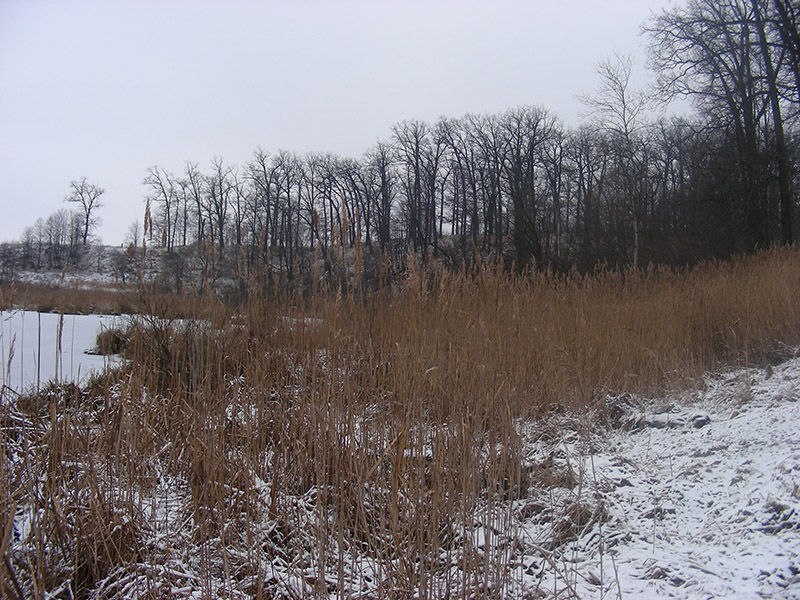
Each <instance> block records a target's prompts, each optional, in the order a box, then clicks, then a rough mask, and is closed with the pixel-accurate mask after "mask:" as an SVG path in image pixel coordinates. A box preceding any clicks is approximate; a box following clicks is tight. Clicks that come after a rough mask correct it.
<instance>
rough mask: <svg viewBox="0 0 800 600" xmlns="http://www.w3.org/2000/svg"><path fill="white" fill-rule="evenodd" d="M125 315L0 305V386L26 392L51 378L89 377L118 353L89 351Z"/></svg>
mask: <svg viewBox="0 0 800 600" xmlns="http://www.w3.org/2000/svg"><path fill="white" fill-rule="evenodd" d="M120 324H121V317H114V316H108V315H59V314H56V313H37V312H29V311H22V310H13V311H0V356H1V357H2V369H0V387H2V386H7V387H9V388H11V389H12V390H14V391H17V392H22V391H24V390H26V389H30V388H31V387H35V386H36V385H37V383H38V384H40V385H44V384H45V383H47V382H48V381H49V380H52V379H55V380H59V381H78V380H85V378H86V377H88V376H89V374H90V373H91V372H94V371H98V370H102V369H103V368H104V367H105V366H106V365H107V364H108V363H109V360H115V359H113V358H109V357H105V356H98V355H93V354H87V353H86V352H87V350H88V351H91V349H92V348H94V346H95V342H96V339H97V334H98V333H100V331H101V330H102V329H108V328H111V327H115V326H119V325H120Z"/></svg>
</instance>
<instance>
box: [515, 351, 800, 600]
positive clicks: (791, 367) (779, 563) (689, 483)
mask: <svg viewBox="0 0 800 600" xmlns="http://www.w3.org/2000/svg"><path fill="white" fill-rule="evenodd" d="M798 400H800V360H798V359H795V360H792V361H789V362H787V363H785V364H783V365H781V366H779V367H776V368H774V370H773V369H771V368H770V369H767V370H766V371H757V370H748V371H739V372H737V373H735V374H732V375H728V376H724V377H721V378H719V379H716V380H714V381H710V382H709V383H708V386H707V389H706V391H704V392H702V393H700V394H698V395H697V397H696V398H695V400H694V401H693V402H690V403H682V404H676V405H675V406H672V407H670V406H667V405H665V404H664V402H662V404H661V406H658V405H657V404H655V403H653V404H652V405H650V406H648V407H647V408H646V409H644V410H643V411H638V412H637V411H634V412H633V413H628V415H627V417H626V418H625V425H626V426H625V427H623V428H620V429H616V430H613V431H612V432H611V433H610V434H608V435H606V436H604V437H600V438H595V439H593V441H592V445H593V446H594V447H593V448H591V450H590V451H586V448H585V447H584V450H583V451H579V450H578V449H577V448H578V445H577V444H575V445H573V446H572V456H571V458H570V456H569V453H568V454H567V456H566V460H567V461H570V460H571V461H572V465H573V466H574V465H580V466H579V467H578V469H582V470H583V473H584V476H583V486H582V491H581V492H580V495H581V497H583V498H586V500H585V502H587V503H588V504H589V505H591V506H592V507H593V510H594V512H595V513H598V511H600V512H602V514H603V518H601V519H598V520H597V521H596V522H595V523H589V524H588V525H586V527H585V528H584V529H583V531H581V533H580V536H579V538H578V539H577V540H575V541H574V542H572V543H570V544H567V545H566V547H563V548H562V553H561V554H560V560H561V564H568V565H569V567H564V568H562V569H561V570H560V575H559V576H557V577H556V578H555V579H556V580H555V581H552V572H551V573H549V574H545V571H552V570H551V569H543V570H541V571H539V572H538V573H534V572H533V571H532V570H530V569H529V570H528V576H529V577H530V576H531V575H534V574H536V575H538V577H539V579H538V582H537V583H536V587H538V591H539V593H541V592H543V591H545V590H549V593H550V594H552V593H553V592H555V593H556V594H558V593H560V592H566V591H569V592H570V593H571V594H574V595H577V596H578V597H580V598H609V599H612V598H619V597H622V598H692V599H694V598H697V599H700V598H742V599H744V598H748V599H749V598H800V429H798V424H800V402H798ZM571 493H572V494H575V490H572V492H571ZM601 507H602V508H601ZM541 525H543V522H542V523H538V524H537V523H536V522H533V523H530V524H529V526H528V528H527V529H526V525H523V533H524V534H525V535H524V539H527V540H531V539H537V537H538V539H541V536H542V534H543V533H544V532H543V531H541V530H540V531H538V532H537V531H536V528H537V526H539V527H540V526H541ZM540 554H541V553H540ZM550 564H551V565H552V564H553V560H552V558H551V559H550ZM548 578H550V579H551V583H549V584H548V583H547V579H548ZM532 579H534V578H533V577H530V578H528V581H527V582H526V585H525V587H527V588H528V589H530V588H531V587H534V582H533V581H532ZM559 590H560V591H559Z"/></svg>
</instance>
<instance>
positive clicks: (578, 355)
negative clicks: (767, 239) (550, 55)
mask: <svg viewBox="0 0 800 600" xmlns="http://www.w3.org/2000/svg"><path fill="white" fill-rule="evenodd" d="M798 290H800V251H798V250H796V249H792V248H785V249H776V250H772V251H769V252H763V253H761V254H758V255H757V256H754V257H749V258H742V259H738V260H735V261H732V262H730V263H718V264H708V265H703V266H701V267H697V268H694V269H691V270H684V271H673V270H650V271H627V272H620V271H598V272H597V273H595V274H593V275H591V276H581V275H579V274H577V273H572V274H567V275H563V274H554V273H531V274H528V275H526V276H522V277H512V276H509V275H508V274H507V273H506V272H505V271H503V270H502V269H501V268H496V267H481V266H480V265H477V266H473V267H472V268H470V269H465V270H463V271H461V272H458V273H452V272H448V271H445V270H438V271H437V270H433V269H431V270H425V269H423V268H422V267H420V266H419V265H417V264H416V263H415V262H414V261H413V260H411V261H410V267H409V272H408V275H407V277H406V279H404V280H403V281H402V282H401V283H400V284H398V286H397V289H396V290H394V292H393V293H392V294H389V295H381V296H375V297H371V296H367V295H365V294H363V293H362V292H361V291H360V290H359V293H357V294H354V295H352V296H346V295H345V296H343V295H342V294H341V293H333V292H331V293H330V294H328V293H326V292H325V291H324V290H321V291H319V292H318V293H317V294H315V295H314V296H313V297H312V298H310V299H309V298H301V297H299V296H298V297H295V298H289V299H286V300H285V301H282V302H275V301H266V300H264V299H260V298H258V297H257V296H255V295H254V296H253V297H252V298H251V299H250V300H249V301H248V302H247V303H246V304H244V305H242V306H240V307H236V308H235V309H234V308H232V307H227V306H224V305H222V304H221V303H218V302H215V301H213V300H212V299H210V298H208V297H204V298H186V297H184V298H183V299H182V300H181V303H182V312H183V313H184V314H186V313H189V314H193V315H194V316H195V317H196V318H195V319H191V320H185V319H177V318H170V317H164V316H163V315H164V314H165V313H166V312H168V311H166V309H165V307H164V306H162V303H164V302H168V300H167V299H165V298H156V297H153V296H147V295H142V296H141V297H140V298H139V299H138V302H139V305H138V307H134V308H136V309H137V311H138V312H139V313H140V315H139V316H138V317H136V318H134V319H133V320H132V323H131V328H130V330H129V332H128V340H127V343H126V358H127V359H128V363H127V366H126V367H124V368H123V369H122V370H121V371H118V372H115V373H110V374H108V375H106V376H103V377H98V378H96V379H95V380H94V381H93V382H91V384H90V385H89V386H87V387H86V388H85V389H83V390H76V389H74V387H72V388H70V387H64V386H62V387H54V388H51V389H50V390H48V392H47V393H46V394H44V395H41V396H39V397H35V398H31V397H19V398H18V397H16V396H15V395H14V394H12V393H11V392H9V391H7V390H6V391H5V392H4V396H3V403H2V407H3V413H2V420H3V421H2V431H3V434H2V435H3V438H2V439H3V449H4V452H3V459H2V478H3V481H4V489H6V490H7V492H6V493H5V494H4V495H3V499H2V515H3V522H4V527H5V529H4V537H3V555H4V564H3V565H2V566H0V570H2V572H3V578H2V579H0V581H2V587H0V595H3V594H6V595H7V596H8V597H10V598H13V597H15V596H19V597H22V596H28V595H30V596H36V597H41V595H42V594H43V593H44V592H45V591H47V592H50V593H54V594H55V595H56V596H58V595H59V594H60V595H61V596H63V597H66V596H68V595H69V594H70V593H71V594H74V595H75V596H77V597H104V598H122V597H131V596H140V597H151V598H178V597H188V596H189V595H190V594H191V593H193V592H196V591H199V592H201V593H202V594H203V595H204V596H205V597H228V598H237V597H254V598H259V597H270V598H273V597H283V598H297V597H329V596H330V597H342V598H344V597H362V598H407V597H420V598H441V597H455V598H475V597H502V596H504V594H506V593H507V590H508V589H509V586H510V585H511V574H512V572H513V567H514V560H515V552H516V550H515V547H514V545H513V543H512V540H513V536H511V535H510V534H509V529H510V528H511V527H512V516H511V510H512V509H511V507H512V505H513V501H514V499H516V498H521V497H524V496H525V494H526V493H527V490H528V489H529V487H530V486H535V485H544V484H545V483H544V479H545V478H544V476H543V477H541V478H540V477H539V474H538V473H536V472H535V471H533V470H531V467H530V465H529V464H528V463H527V462H526V461H525V456H524V448H523V447H522V443H521V440H520V434H519V423H520V422H521V420H523V419H529V418H536V417H539V416H541V415H542V414H544V413H546V412H547V411H549V410H551V409H553V408H554V407H559V409H560V410H580V411H591V410H592V409H593V408H595V405H598V406H600V407H602V405H603V402H602V400H603V398H604V397H605V395H606V394H607V393H611V392H620V391H623V390H628V391H635V392H655V391H656V390H657V389H661V388H664V387H666V386H685V385H691V384H693V382H695V381H696V378H697V377H698V376H700V375H701V374H702V373H703V372H705V371H706V370H709V369H716V368H719V367H721V366H723V365H728V364H749V363H753V362H755V361H762V360H767V359H770V358H773V357H775V356H776V355H779V354H781V353H782V352H783V353H785V352H787V351H788V350H787V349H788V348H790V347H793V346H794V345H796V344H797V343H798V342H799V341H800V303H799V302H798V301H797V298H796V295H797V291H798ZM155 315H162V316H155ZM23 525H24V526H23Z"/></svg>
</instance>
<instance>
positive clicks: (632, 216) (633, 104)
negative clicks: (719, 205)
mask: <svg viewBox="0 0 800 600" xmlns="http://www.w3.org/2000/svg"><path fill="white" fill-rule="evenodd" d="M633 65H634V62H633V58H632V57H630V56H625V55H615V56H614V57H613V58H609V59H605V60H603V61H601V62H600V63H599V64H598V65H597V74H598V75H599V77H600V85H599V87H598V89H597V91H596V92H595V94H594V95H591V96H583V97H581V101H582V102H583V103H584V104H585V105H586V106H587V107H588V108H589V113H588V116H590V117H591V118H592V119H593V120H594V122H595V124H596V126H597V127H598V128H599V129H600V130H601V131H604V132H605V133H607V134H608V135H609V136H610V138H611V141H612V143H613V149H614V158H615V159H616V161H617V170H616V173H617V175H618V182H619V189H618V192H619V202H618V208H619V211H620V215H621V217H622V219H624V220H626V221H629V222H630V224H631V228H632V230H633V231H632V237H633V242H632V244H631V246H632V254H631V256H630V262H631V264H632V265H633V266H634V267H637V266H638V265H639V254H640V251H641V243H642V240H641V230H642V222H643V219H644V198H643V197H642V196H643V193H642V192H643V190H642V183H643V178H644V176H645V168H644V159H643V156H642V154H643V147H642V146H643V138H642V135H641V133H642V130H643V129H644V119H643V115H644V113H645V110H646V109H647V106H648V103H649V101H648V98H647V96H646V95H645V93H644V92H642V91H641V90H636V89H634V88H633V85H632V75H633ZM623 245H627V244H623Z"/></svg>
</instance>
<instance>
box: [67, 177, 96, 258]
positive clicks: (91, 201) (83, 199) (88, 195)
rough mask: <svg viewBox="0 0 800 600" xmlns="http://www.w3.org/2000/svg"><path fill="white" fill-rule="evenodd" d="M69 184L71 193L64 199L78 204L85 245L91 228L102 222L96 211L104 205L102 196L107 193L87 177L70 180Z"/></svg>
mask: <svg viewBox="0 0 800 600" xmlns="http://www.w3.org/2000/svg"><path fill="white" fill-rule="evenodd" d="M69 186H70V193H69V194H68V195H67V196H66V197H65V198H64V201H65V202H72V203H74V204H77V205H78V210H79V211H80V215H81V219H82V232H81V238H82V240H83V245H84V246H85V245H86V243H87V241H88V239H89V233H90V232H91V230H92V229H93V228H94V227H96V226H97V225H99V224H100V219H99V218H98V217H97V216H96V211H97V209H99V208H101V207H102V206H103V203H102V202H101V201H100V196H102V195H103V194H104V193H105V190H104V189H103V188H101V187H100V186H99V185H96V184H93V183H89V182H88V181H86V177H83V178H81V180H80V181H70V183H69Z"/></svg>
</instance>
